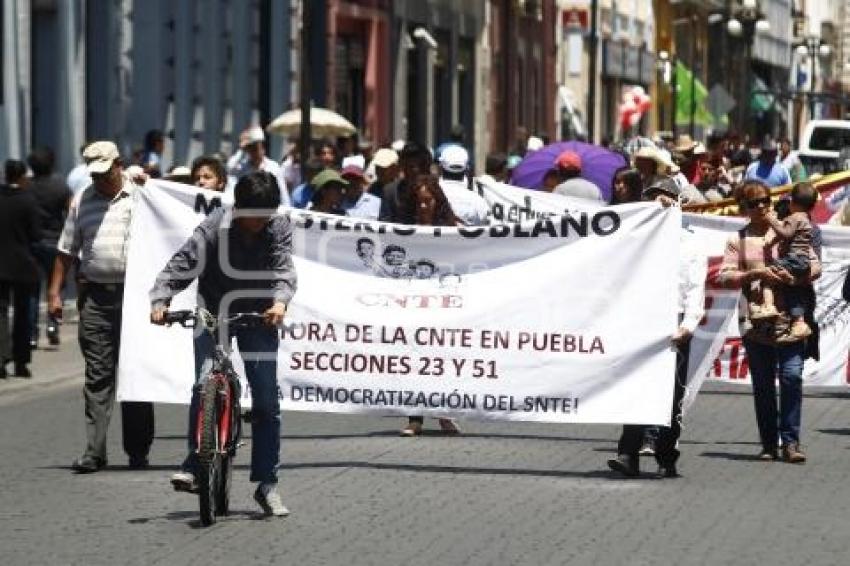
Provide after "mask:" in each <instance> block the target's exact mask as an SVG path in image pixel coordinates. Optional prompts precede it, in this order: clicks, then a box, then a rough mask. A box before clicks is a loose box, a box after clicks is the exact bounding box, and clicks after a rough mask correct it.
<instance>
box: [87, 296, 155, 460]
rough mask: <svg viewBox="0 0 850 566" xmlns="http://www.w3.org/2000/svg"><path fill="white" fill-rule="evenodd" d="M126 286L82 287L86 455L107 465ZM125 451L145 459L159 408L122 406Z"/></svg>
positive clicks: (128, 404)
mask: <svg viewBox="0 0 850 566" xmlns="http://www.w3.org/2000/svg"><path fill="white" fill-rule="evenodd" d="M123 294H124V293H123V288H122V287H121V286H105V285H98V284H94V283H86V284H85V285H80V289H79V295H78V299H77V300H78V305H79V311H80V327H79V340H80V350H81V351H82V353H83V358H84V359H85V362H86V381H85V385H84V387H83V395H84V397H85V405H86V440H87V445H86V454H87V455H88V456H93V457H95V458H99V459H101V460H103V461H106V431H107V428H108V427H109V420H110V419H111V417H112V407H113V404H114V401H115V384H116V375H117V370H118V352H119V349H120V347H121V308H122V304H121V303H122V299H123ZM121 420H122V424H123V437H124V451H125V452H126V453H127V455H128V456H130V457H131V458H133V457H136V458H144V457H146V456H147V454H148V451H149V450H150V447H151V443H152V442H153V434H154V417H153V403H140V402H123V403H121Z"/></svg>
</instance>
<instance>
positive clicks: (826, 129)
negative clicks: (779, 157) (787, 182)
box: [798, 120, 850, 175]
mask: <svg viewBox="0 0 850 566" xmlns="http://www.w3.org/2000/svg"><path fill="white" fill-rule="evenodd" d="M842 150H844V151H842ZM798 154H799V156H800V161H802V162H803V166H804V167H805V168H806V172H807V173H808V174H809V175H812V174H814V173H823V174H827V173H834V172H835V171H844V170H847V169H850V163H848V162H847V161H848V159H850V120H812V121H810V122H809V123H808V124H807V125H806V128H805V130H803V135H802V136H801V137H800V148H799V150H798ZM839 154H841V158H839Z"/></svg>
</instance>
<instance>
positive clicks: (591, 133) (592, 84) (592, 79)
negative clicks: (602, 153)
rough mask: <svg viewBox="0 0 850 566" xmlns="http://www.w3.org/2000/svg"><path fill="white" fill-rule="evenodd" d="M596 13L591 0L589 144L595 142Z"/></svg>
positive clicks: (597, 42)
mask: <svg viewBox="0 0 850 566" xmlns="http://www.w3.org/2000/svg"><path fill="white" fill-rule="evenodd" d="M598 13H599V0H592V1H591V2H590V38H589V39H590V42H589V47H590V49H589V51H590V66H589V69H588V74H589V77H588V79H589V84H588V86H587V141H589V142H590V143H594V142H595V141H596V74H597V71H596V67H597V64H596V60H597V52H598V51H599V39H598V37H599V33H598V32H599V30H598V29H597V28H598V26H599V21H598V19H597V14H598Z"/></svg>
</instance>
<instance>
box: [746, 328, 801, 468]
mask: <svg viewBox="0 0 850 566" xmlns="http://www.w3.org/2000/svg"><path fill="white" fill-rule="evenodd" d="M744 347H745V348H746V349H747V357H748V358H749V361H750V376H751V377H752V380H753V401H754V403H755V408H756V421H757V422H758V427H759V436H761V444H762V447H763V448H764V449H765V450H767V451H770V452H773V451H775V450H776V445H777V440H778V439H779V438H781V439H782V444H783V445H785V446H787V445H788V444H791V443H797V442H799V441H800V418H801V414H802V407H803V353H804V350H805V346H804V343H803V342H795V343H793V344H785V345H776V346H766V345H764V344H758V343H756V342H752V341H750V340H746V339H745V340H744ZM777 370H778V374H777ZM777 377H778V378H779V410H778V414H777V407H776V378H777ZM777 423H778V426H777Z"/></svg>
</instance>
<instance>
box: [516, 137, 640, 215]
mask: <svg viewBox="0 0 850 566" xmlns="http://www.w3.org/2000/svg"><path fill="white" fill-rule="evenodd" d="M567 150H569V151H574V152H575V153H577V154H578V156H579V157H581V177H582V178H583V179H587V180H588V181H590V182H591V183H593V184H594V185H596V186H597V187H599V190H600V191H601V192H602V197H603V198H604V199H605V200H606V201H607V200H611V186H612V184H613V182H614V173H616V172H617V169H620V168H621V167H624V166H625V165H626V158H625V157H623V156H622V155H620V154H619V153H615V152H613V151H610V150H608V149H605V148H604V147H600V146H598V145H592V144H589V143H583V142H578V141H568V142H558V143H553V144H550V145H547V146H546V147H543V148H541V149H539V150H537V151H534V152H531V153H528V154H527V155H526V156H525V159H523V160H522V161H521V162H520V164H519V165H517V167H516V169H514V173H513V176H512V177H511V183H512V184H514V185H516V186H518V187H525V188H526V189H540V188H542V186H543V177H544V176H545V175H546V172H547V171H549V170H550V169H552V168H554V167H555V160H556V159H557V158H558V156H559V155H561V153H563V152H565V151H567Z"/></svg>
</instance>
